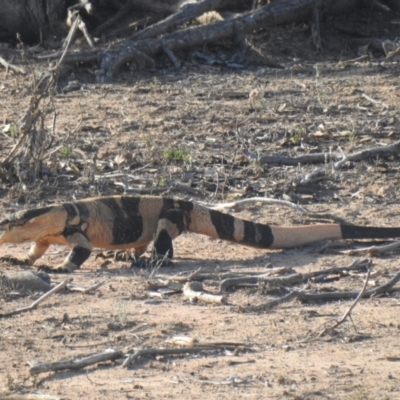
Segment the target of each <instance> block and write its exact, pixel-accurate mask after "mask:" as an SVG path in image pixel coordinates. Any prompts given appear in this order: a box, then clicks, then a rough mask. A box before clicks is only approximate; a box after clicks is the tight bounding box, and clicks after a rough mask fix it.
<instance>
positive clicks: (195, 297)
mask: <svg viewBox="0 0 400 400" xmlns="http://www.w3.org/2000/svg"><path fill="white" fill-rule="evenodd" d="M183 297H185V298H187V299H189V300H190V301H203V302H205V303H213V304H226V303H227V301H226V298H225V297H224V296H220V295H216V294H212V293H206V292H203V285H202V284H201V282H197V281H193V282H188V283H186V284H185V285H184V286H183Z"/></svg>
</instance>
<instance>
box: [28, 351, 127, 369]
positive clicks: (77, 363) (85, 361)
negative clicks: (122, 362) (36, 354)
mask: <svg viewBox="0 0 400 400" xmlns="http://www.w3.org/2000/svg"><path fill="white" fill-rule="evenodd" d="M123 357H124V353H123V352H122V351H106V352H104V353H100V354H95V355H92V356H89V357H85V358H82V359H80V360H68V361H57V362H52V363H42V364H36V365H34V366H33V367H31V368H30V369H29V372H30V374H31V375H38V374H43V373H44V372H49V371H54V372H56V371H64V370H66V369H72V370H78V369H82V368H85V367H88V366H89V365H93V364H98V363H100V362H104V361H115V360H118V359H120V358H123Z"/></svg>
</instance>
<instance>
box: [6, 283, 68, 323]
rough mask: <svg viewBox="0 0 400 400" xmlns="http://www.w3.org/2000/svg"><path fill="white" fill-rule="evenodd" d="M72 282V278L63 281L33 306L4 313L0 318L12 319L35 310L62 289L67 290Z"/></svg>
mask: <svg viewBox="0 0 400 400" xmlns="http://www.w3.org/2000/svg"><path fill="white" fill-rule="evenodd" d="M71 281H72V278H68V279H66V280H65V281H62V282H61V283H59V284H58V285H57V286H56V287H54V288H53V289H51V290H50V291H49V292H47V293H45V294H44V295H43V296H41V297H39V298H38V299H37V300H35V301H34V302H33V303H32V304H31V305H29V306H26V307H21V308H17V309H16V310H14V311H10V312H8V313H2V314H0V318H5V317H11V316H12V315H16V314H21V313H23V312H26V311H31V310H34V309H35V308H36V307H37V306H38V305H39V304H40V303H42V302H43V301H44V300H46V299H47V298H49V297H50V296H51V295H53V294H54V293H57V292H59V291H60V290H61V289H63V288H65V287H66V286H67V284H68V283H69V282H71Z"/></svg>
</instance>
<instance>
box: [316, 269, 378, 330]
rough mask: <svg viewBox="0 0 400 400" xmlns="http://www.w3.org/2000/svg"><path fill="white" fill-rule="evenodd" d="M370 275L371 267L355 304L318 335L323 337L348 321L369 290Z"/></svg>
mask: <svg viewBox="0 0 400 400" xmlns="http://www.w3.org/2000/svg"><path fill="white" fill-rule="evenodd" d="M370 275H371V269H369V270H368V272H367V276H366V278H365V282H364V286H363V288H362V290H361V292H360V294H359V295H358V296H357V297H356V299H355V300H354V302H353V304H352V305H351V306H350V307H349V309H348V310H347V311H346V312H345V313H344V315H343V317H342V318H341V319H340V320H339V321H335V324H334V325H333V326H331V327H329V328H325V329H323V330H322V331H321V332H320V333H319V334H318V336H317V337H321V336H323V335H326V334H327V333H328V331H330V332H332V331H333V330H334V329H336V328H337V327H338V326H339V325H341V324H343V322H344V321H346V319H347V318H348V317H349V316H350V314H351V312H352V311H353V310H354V307H355V306H356V304H357V303H358V302H359V301H360V299H361V298H362V297H363V295H364V293H365V291H366V290H367V286H368V281H369V277H370ZM326 324H327V323H325V324H324V325H326Z"/></svg>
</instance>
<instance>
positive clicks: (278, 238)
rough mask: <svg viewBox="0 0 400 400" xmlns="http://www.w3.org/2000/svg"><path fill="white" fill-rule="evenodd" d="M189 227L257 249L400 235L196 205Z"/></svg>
mask: <svg viewBox="0 0 400 400" xmlns="http://www.w3.org/2000/svg"><path fill="white" fill-rule="evenodd" d="M187 229H188V230H189V231H190V232H195V233H200V234H203V235H207V236H211V237H214V238H220V239H223V240H228V241H230V242H236V243H239V244H243V245H246V246H252V247H258V248H271V249H284V248H292V247H299V246H304V245H307V244H311V243H316V242H319V241H321V240H328V239H330V240H338V239H391V238H397V237H398V238H400V228H375V227H364V226H354V225H341V224H318V225H299V226H271V225H265V224H259V223H255V222H251V221H246V220H242V219H238V218H235V217H233V216H232V215H229V214H224V213H221V212H219V211H215V210H209V209H205V208H203V207H201V206H197V205H194V209H193V210H192V212H191V221H190V223H189V224H188V227H187Z"/></svg>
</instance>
